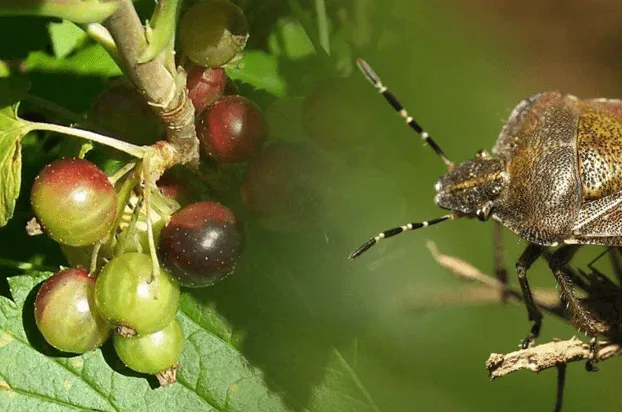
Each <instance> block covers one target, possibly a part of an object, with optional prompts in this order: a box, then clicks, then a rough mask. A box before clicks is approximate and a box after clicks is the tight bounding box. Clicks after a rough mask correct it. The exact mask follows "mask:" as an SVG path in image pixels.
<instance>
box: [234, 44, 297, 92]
mask: <svg viewBox="0 0 622 412" xmlns="http://www.w3.org/2000/svg"><path fill="white" fill-rule="evenodd" d="M240 65H241V68H240V69H228V70H227V74H228V75H229V77H231V78H232V79H235V80H240V81H243V82H244V83H248V84H250V85H251V86H253V87H255V88H257V89H264V90H266V91H267V92H269V93H271V94H273V95H275V96H278V97H282V96H283V95H285V81H284V80H283V78H282V77H281V75H280V74H279V71H278V62H277V60H276V57H274V56H272V55H269V54H268V53H266V52H263V51H257V50H254V51H249V52H247V53H246V54H245V55H244V59H243V60H242V61H241V62H240Z"/></svg>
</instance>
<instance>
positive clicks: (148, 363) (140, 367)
mask: <svg viewBox="0 0 622 412" xmlns="http://www.w3.org/2000/svg"><path fill="white" fill-rule="evenodd" d="M113 342H114V348H115V350H116V352H117V355H119V358H121V360H122V361H123V363H124V364H125V365H126V366H127V367H128V368H130V369H133V370H135V371H137V372H141V373H148V374H150V375H155V374H158V373H160V372H164V371H166V370H167V369H169V368H171V367H173V366H175V364H176V363H177V361H178V359H179V354H180V353H181V349H182V346H183V343H184V332H183V330H182V328H181V325H180V324H179V322H178V321H177V319H174V320H173V321H172V322H170V323H169V324H168V326H166V327H165V328H164V329H162V330H159V331H157V332H155V333H152V334H149V335H145V336H137V337H131V338H124V337H122V336H119V335H115V336H114V338H113Z"/></svg>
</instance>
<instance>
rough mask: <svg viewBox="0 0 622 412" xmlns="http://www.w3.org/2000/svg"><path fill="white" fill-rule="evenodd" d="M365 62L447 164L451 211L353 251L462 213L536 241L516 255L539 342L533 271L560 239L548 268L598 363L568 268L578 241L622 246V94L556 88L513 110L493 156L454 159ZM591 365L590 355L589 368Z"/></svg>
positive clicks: (444, 197)
mask: <svg viewBox="0 0 622 412" xmlns="http://www.w3.org/2000/svg"><path fill="white" fill-rule="evenodd" d="M357 65H358V67H359V69H360V70H361V71H362V72H363V74H364V75H365V76H366V77H367V79H368V80H369V81H370V82H371V83H372V84H373V85H374V87H376V89H378V91H379V92H380V93H381V94H382V95H383V96H384V98H385V99H386V100H387V101H388V102H389V104H390V105H391V106H392V107H393V108H394V109H395V110H396V111H397V112H398V113H399V115H400V116H401V117H402V118H403V119H404V120H405V121H406V123H407V124H408V126H410V127H411V128H412V129H413V130H414V131H415V132H417V133H418V134H419V135H420V136H421V138H422V139H423V141H424V142H425V143H427V144H428V145H429V146H430V147H431V148H432V149H433V150H434V152H435V153H436V154H437V155H438V156H439V157H440V158H441V160H442V161H443V162H444V163H445V165H446V166H447V172H446V173H445V174H444V175H443V176H442V177H441V178H440V179H438V180H437V181H436V184H435V186H434V187H435V190H436V196H435V199H434V200H435V202H436V204H437V205H438V206H440V207H441V208H443V209H447V210H450V211H451V213H449V214H446V215H444V216H442V217H438V218H435V219H432V220H428V221H424V222H413V223H408V224H405V225H403V226H399V227H395V228H392V229H388V230H385V231H383V232H381V233H379V234H378V235H376V236H374V237H373V238H371V239H369V240H368V241H367V242H365V243H364V244H363V245H361V246H360V247H359V248H358V249H356V250H355V251H354V252H352V254H351V255H350V259H355V258H357V257H359V256H360V255H361V254H363V253H364V252H365V251H367V250H368V249H369V248H371V247H372V246H374V245H375V244H376V243H378V242H379V241H380V240H382V239H385V238H389V237H392V236H395V235H398V234H400V233H403V232H405V231H410V230H415V229H419V228H422V227H427V226H431V225H434V224H438V223H441V222H444V221H447V220H453V219H458V218H477V219H479V220H482V221H485V220H488V219H489V218H492V219H493V220H495V221H496V222H498V223H500V224H502V225H504V226H505V227H507V228H508V229H510V230H511V231H512V232H514V233H515V234H517V235H518V236H519V237H521V238H522V239H524V240H526V241H528V242H529V243H528V245H527V247H526V248H525V250H524V252H523V253H522V254H521V256H520V257H519V258H518V261H517V263H516V271H517V274H518V279H519V283H520V287H521V292H522V295H523V298H524V301H525V304H526V307H527V313H528V316H529V320H530V321H532V322H533V325H532V327H531V330H530V332H529V334H528V335H527V337H526V338H525V339H524V340H523V342H522V347H523V348H527V347H529V346H530V345H531V344H532V343H533V342H534V340H535V338H536V337H537V336H538V334H539V332H540V327H541V325H542V314H541V312H540V310H539V309H538V307H537V306H536V304H535V302H534V299H533V296H532V292H531V289H530V287H529V282H528V280H527V271H528V270H529V268H530V267H531V265H532V264H533V263H534V262H535V261H536V260H537V259H538V257H540V256H541V255H543V254H544V253H547V254H548V248H551V247H555V246H559V248H557V249H555V251H554V252H553V253H552V254H551V255H550V257H549V258H548V260H549V267H550V269H551V271H552V272H553V274H554V276H555V279H556V280H557V283H558V284H559V286H560V288H561V295H562V297H563V299H564V300H565V301H566V303H567V305H568V310H569V311H570V313H571V314H572V316H573V317H574V318H575V320H576V324H577V325H578V326H579V329H580V330H581V331H583V332H585V333H586V334H587V335H588V336H590V337H591V347H592V359H593V360H594V361H596V360H597V359H596V335H597V334H598V333H599V330H598V327H597V322H596V321H595V319H594V318H593V317H592V316H591V315H590V313H589V312H588V311H587V310H586V309H585V308H584V307H583V305H582V304H581V302H580V300H579V298H578V297H577V296H576V295H575V294H574V292H573V289H572V282H571V280H570V279H569V278H568V275H567V274H566V273H567V272H566V267H567V263H568V262H569V261H570V259H571V258H572V256H573V254H574V253H575V252H576V250H577V249H578V248H579V247H580V245H585V244H592V245H606V246H622V101H620V100H610V99H591V100H580V99H577V98H576V97H574V96H571V95H568V94H562V93H558V92H545V93H539V94H536V95H533V96H531V97H529V98H528V99H525V100H523V101H522V102H520V103H519V104H518V105H517V106H516V107H515V108H514V110H513V111H512V112H511V114H510V117H509V119H508V121H507V122H506V123H505V125H504V126H503V128H502V130H501V133H500V134H499V137H498V138H497V141H496V143H495V145H494V147H493V149H492V154H489V153H488V152H486V151H483V150H481V151H479V152H477V153H476V155H475V157H474V158H473V159H470V160H466V161H464V162H462V163H460V164H454V163H452V162H451V161H449V160H448V159H447V157H446V156H445V154H444V153H443V151H442V150H441V148H440V147H439V146H438V145H437V144H436V142H435V141H434V140H433V139H432V138H431V137H430V135H429V134H428V133H427V132H425V131H424V130H423V129H422V127H421V126H420V125H419V124H418V123H417V122H416V121H415V120H414V119H413V118H412V117H410V116H409V115H408V113H407V112H406V110H405V109H404V107H403V106H402V105H401V104H400V103H399V101H398V100H397V99H396V97H395V96H394V95H393V94H392V93H391V92H390V91H389V90H388V89H387V88H386V87H385V86H384V85H383V84H382V82H381V80H380V78H379V77H378V76H377V75H376V73H375V72H374V71H373V70H372V68H371V67H370V66H369V65H368V64H367V63H366V62H365V61H364V60H361V59H359V60H357ZM592 366H593V365H592V361H588V364H587V368H588V369H592Z"/></svg>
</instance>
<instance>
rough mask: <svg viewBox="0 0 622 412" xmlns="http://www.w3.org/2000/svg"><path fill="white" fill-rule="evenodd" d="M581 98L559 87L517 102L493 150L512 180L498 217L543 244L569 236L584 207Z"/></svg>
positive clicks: (497, 209) (499, 202)
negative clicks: (579, 128)
mask: <svg viewBox="0 0 622 412" xmlns="http://www.w3.org/2000/svg"><path fill="white" fill-rule="evenodd" d="M579 116H580V106H579V101H578V100H577V99H576V98H575V97H573V96H570V95H563V94H561V93H557V92H548V93H541V94H537V95H534V96H532V97H530V98H529V99H526V100H524V101H522V102H521V103H519V104H518V106H517V107H516V108H515V109H514V110H513V111H512V114H511V115H510V119H509V120H508V122H507V124H506V125H505V126H504V127H503V129H502V131H501V134H500V135H499V138H498V140H497V143H496V145H495V147H494V149H493V153H494V154H496V155H497V156H499V157H500V158H501V159H502V160H503V162H504V163H505V165H506V171H507V179H508V181H507V185H506V189H505V190H504V192H503V193H502V194H501V195H500V196H499V198H498V199H497V201H496V202H495V206H494V212H493V218H495V219H496V220H499V221H500V222H502V223H503V224H504V225H505V226H507V227H508V228H509V229H510V230H512V231H513V232H515V233H516V234H518V235H519V236H521V237H522V238H524V239H526V240H529V241H530V242H534V243H537V244H540V245H545V246H549V245H554V244H557V243H558V242H561V241H562V240H564V239H565V238H567V236H568V234H569V233H570V231H571V228H572V225H573V223H574V222H575V221H576V219H577V216H578V212H579V209H580V207H581V203H582V201H581V194H582V193H581V182H580V180H579V171H578V165H577V125H578V122H579Z"/></svg>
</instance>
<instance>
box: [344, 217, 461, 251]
mask: <svg viewBox="0 0 622 412" xmlns="http://www.w3.org/2000/svg"><path fill="white" fill-rule="evenodd" d="M458 217H459V216H458V215H456V214H454V213H452V214H449V215H445V216H441V217H437V218H436V219H432V220H428V221H426V222H413V223H408V224H406V225H404V226H398V227H394V228H392V229H388V230H385V231H384V232H380V233H378V234H377V235H376V236H374V237H372V238H371V239H369V240H368V241H367V242H365V243H363V244H362V245H361V246H359V247H358V248H357V249H356V250H355V251H354V252H352V253H351V254H350V256H349V257H348V259H356V258H357V257H359V256H361V255H362V254H363V253H365V252H367V251H368V250H369V249H370V248H371V247H372V246H374V245H375V244H376V243H378V242H379V241H380V240H382V239H386V238H389V237H393V236H396V235H399V234H400V233H404V232H406V231H410V230H416V229H421V228H422V227H428V226H432V225H435V224H437V223H441V222H444V221H446V220H453V219H456V218H458Z"/></svg>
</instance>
